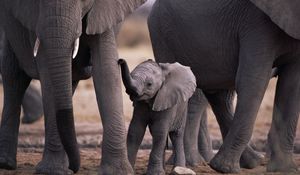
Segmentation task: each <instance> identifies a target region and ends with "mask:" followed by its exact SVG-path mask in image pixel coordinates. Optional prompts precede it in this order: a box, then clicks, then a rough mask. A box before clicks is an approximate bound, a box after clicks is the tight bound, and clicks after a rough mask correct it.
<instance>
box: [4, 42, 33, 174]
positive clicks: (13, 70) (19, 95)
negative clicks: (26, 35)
mask: <svg viewBox="0 0 300 175" xmlns="http://www.w3.org/2000/svg"><path fill="white" fill-rule="evenodd" d="M1 67H2V76H3V77H2V78H3V88H4V106H3V111H2V119H1V128H0V168H2V169H16V166H17V164H16V154H17V145H18V134H19V125H20V112H21V103H22V99H23V96H24V93H25V90H26V88H27V87H28V85H29V83H30V81H31V78H29V77H28V76H27V75H26V74H25V72H24V71H22V70H21V69H20V68H19V65H18V61H17V58H16V57H15V55H14V53H13V51H12V50H11V47H10V46H9V44H8V43H6V44H5V48H4V56H3V60H2V65H1Z"/></svg>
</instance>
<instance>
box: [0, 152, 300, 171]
mask: <svg viewBox="0 0 300 175" xmlns="http://www.w3.org/2000/svg"><path fill="white" fill-rule="evenodd" d="M99 150H100V149H82V150H81V163H82V165H81V168H80V171H79V172H78V173H77V174H79V175H96V174H97V169H98V165H99V162H100V159H99V158H100V151H99ZM41 154H42V151H41V150H40V149H34V150H32V149H19V153H18V157H17V159H18V168H17V170H14V171H8V170H1V171H0V175H30V174H34V172H35V170H34V167H35V165H36V164H37V163H38V162H39V160H40V159H41ZM148 155H149V150H140V151H139V152H138V157H137V162H136V167H135V172H136V174H137V175H142V174H145V173H146V170H147V161H148ZM167 156H170V151H168V152H167ZM296 161H297V163H298V165H300V156H296ZM265 164H266V161H265V162H264V163H263V164H262V166H259V167H257V168H255V169H252V170H247V169H242V170H241V172H240V174H242V175H248V174H255V175H256V174H257V175H261V174H266V175H281V174H283V173H266V167H265ZM192 169H193V170H194V171H195V172H197V174H203V175H213V174H218V173H216V172H215V171H214V170H212V169H211V168H210V167H209V166H208V165H202V166H197V167H193V168H192ZM171 170H172V166H169V165H168V166H166V173H167V174H170V172H171ZM284 174H286V173H284ZM296 174H298V173H290V175H296Z"/></svg>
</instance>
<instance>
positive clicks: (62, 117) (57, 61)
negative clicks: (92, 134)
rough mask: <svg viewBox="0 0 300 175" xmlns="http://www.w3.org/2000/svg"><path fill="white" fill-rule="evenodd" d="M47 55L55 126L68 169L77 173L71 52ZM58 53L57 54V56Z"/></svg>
mask: <svg viewBox="0 0 300 175" xmlns="http://www.w3.org/2000/svg"><path fill="white" fill-rule="evenodd" d="M52 51H53V53H48V54H47V55H48V56H49V57H48V56H47V57H48V58H47V60H48V67H49V76H50V77H49V79H50V82H51V84H52V87H53V96H54V103H55V112H56V113H55V115H56V124H57V129H58V133H59V136H60V140H61V142H62V144H63V146H64V149H65V151H66V153H67V156H68V158H69V168H70V169H71V170H72V171H74V172H77V171H78V170H79V167H80V155H79V150H78V145H77V139H76V133H75V126H74V116H73V105H72V77H71V75H72V74H71V60H72V59H71V55H72V50H69V49H68V50H62V49H59V50H57V49H53V50H52ZM58 53H59V54H58Z"/></svg>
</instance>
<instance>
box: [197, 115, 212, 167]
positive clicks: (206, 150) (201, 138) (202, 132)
mask: <svg viewBox="0 0 300 175" xmlns="http://www.w3.org/2000/svg"><path fill="white" fill-rule="evenodd" d="M198 149H199V152H200V154H201V155H202V156H203V158H204V160H205V161H206V162H209V161H210V160H211V159H212V157H213V156H214V153H213V148H212V141H211V138H210V135H209V131H208V126H207V111H206V110H205V111H204V112H203V113H202V117H201V122H200V129H199V134H198Z"/></svg>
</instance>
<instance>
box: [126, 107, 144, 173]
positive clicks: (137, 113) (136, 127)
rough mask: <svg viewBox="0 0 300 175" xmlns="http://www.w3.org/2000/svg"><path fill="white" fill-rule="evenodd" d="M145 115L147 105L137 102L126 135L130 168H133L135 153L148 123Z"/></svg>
mask: <svg viewBox="0 0 300 175" xmlns="http://www.w3.org/2000/svg"><path fill="white" fill-rule="evenodd" d="M146 115H147V105H146V104H140V103H137V104H136V107H135V108H134V111H133V117H132V120H131V122H130V125H129V129H128V135H127V151H128V160H129V162H130V164H131V166H132V168H134V164H135V160H136V155H137V152H138V149H139V146H140V145H141V143H142V140H143V137H144V135H145V131H146V127H147V123H148V121H147V120H148V117H147V116H146Z"/></svg>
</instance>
